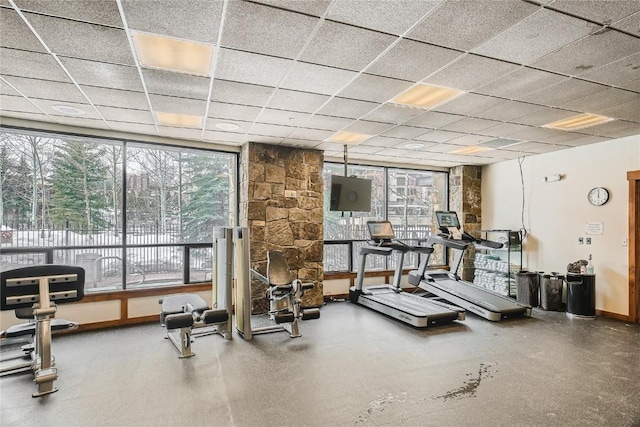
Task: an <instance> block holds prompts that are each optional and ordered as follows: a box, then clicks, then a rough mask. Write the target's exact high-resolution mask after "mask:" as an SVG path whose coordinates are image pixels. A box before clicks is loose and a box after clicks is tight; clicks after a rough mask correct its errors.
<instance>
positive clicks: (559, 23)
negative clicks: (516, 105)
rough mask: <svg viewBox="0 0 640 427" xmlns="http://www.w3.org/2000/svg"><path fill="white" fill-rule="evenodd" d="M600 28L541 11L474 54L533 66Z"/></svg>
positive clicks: (478, 48) (569, 17)
mask: <svg viewBox="0 0 640 427" xmlns="http://www.w3.org/2000/svg"><path fill="white" fill-rule="evenodd" d="M597 28H599V27H598V26H597V25H595V24H591V23H589V22H586V21H583V20H580V19H576V18H572V17H571V16H567V15H563V14H561V13H557V12H553V11H551V10H546V9H541V10H538V11H537V12H536V13H534V14H532V15H529V16H527V17H526V18H525V19H523V20H522V21H520V22H519V23H517V24H516V25H514V26H513V27H511V28H509V29H507V30H506V31H504V32H502V33H500V34H498V35H497V36H495V37H494V38H492V39H491V40H489V41H487V42H486V43H484V44H482V45H480V46H478V47H476V48H475V49H473V52H474V53H479V54H481V55H486V56H491V57H494V58H499V59H504V60H505V61H512V62H517V63H520V64H530V63H531V62H533V61H535V60H536V59H538V58H540V57H541V56H543V55H546V54H547V53H550V52H553V51H554V50H556V49H558V48H561V47H562V46H564V45H566V44H568V43H571V42H573V41H576V40H578V39H579V38H581V37H584V36H586V35H588V34H590V33H591V32H592V31H594V30H596V29H597Z"/></svg>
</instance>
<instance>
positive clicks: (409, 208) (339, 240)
mask: <svg viewBox="0 0 640 427" xmlns="http://www.w3.org/2000/svg"><path fill="white" fill-rule="evenodd" d="M323 174H324V185H325V189H327V190H326V191H325V194H324V197H325V200H324V206H325V211H324V239H325V250H324V269H325V271H328V272H331V271H353V270H356V269H357V263H358V262H359V251H360V248H361V247H362V245H364V244H365V243H366V242H367V240H368V239H369V233H368V230H367V227H366V223H367V221H368V220H388V221H391V223H392V224H393V227H394V231H395V235H396V237H397V238H398V239H402V240H404V241H406V242H407V243H410V244H424V243H425V242H426V239H427V238H428V237H429V235H430V234H431V227H432V224H433V212H434V211H436V210H443V209H446V207H447V179H448V176H447V174H446V173H445V172H431V171H422V170H413V169H391V168H384V167H374V166H358V165H351V166H349V167H348V170H347V175H348V176H356V177H358V178H367V179H371V180H372V189H371V211H370V212H332V211H330V210H329V188H330V177H331V175H344V165H341V164H336V163H325V165H324V171H323ZM418 262H419V257H418V256H417V255H416V254H408V255H407V257H406V258H405V263H404V265H405V267H410V266H413V267H417V265H418ZM430 263H431V264H444V263H445V260H444V257H443V255H442V253H441V252H438V253H437V254H434V256H433V257H432V259H431V261H430ZM367 268H368V269H389V268H395V258H394V257H389V258H385V257H379V256H377V257H376V256H370V257H368V258H367Z"/></svg>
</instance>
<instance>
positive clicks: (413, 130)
mask: <svg viewBox="0 0 640 427" xmlns="http://www.w3.org/2000/svg"><path fill="white" fill-rule="evenodd" d="M426 132H430V130H428V129H425V128H419V127H414V126H404V125H403V126H394V127H392V128H391V129H389V130H386V131H384V132H383V133H382V134H381V135H382V136H390V137H394V138H407V139H411V138H415V137H417V136H420V135H423V134H425V133H426Z"/></svg>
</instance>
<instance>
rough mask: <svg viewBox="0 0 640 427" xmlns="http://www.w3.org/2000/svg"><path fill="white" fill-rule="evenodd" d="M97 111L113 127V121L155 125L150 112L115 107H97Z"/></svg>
mask: <svg viewBox="0 0 640 427" xmlns="http://www.w3.org/2000/svg"><path fill="white" fill-rule="evenodd" d="M96 110H98V111H99V112H100V114H102V117H104V119H105V120H106V121H107V122H109V125H111V122H112V121H115V122H129V123H139V124H147V125H153V116H152V115H151V113H150V112H149V111H148V110H146V111H145V110H131V109H126V108H114V107H96Z"/></svg>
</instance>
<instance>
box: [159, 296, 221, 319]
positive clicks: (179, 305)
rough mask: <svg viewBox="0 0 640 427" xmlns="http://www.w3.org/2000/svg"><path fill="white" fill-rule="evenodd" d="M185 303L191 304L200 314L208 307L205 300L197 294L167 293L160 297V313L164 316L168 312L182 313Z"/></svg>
mask: <svg viewBox="0 0 640 427" xmlns="http://www.w3.org/2000/svg"><path fill="white" fill-rule="evenodd" d="M187 304H191V306H192V307H193V308H194V310H196V311H197V312H198V313H200V314H202V313H203V312H204V311H205V310H208V309H209V306H208V305H207V303H206V302H205V300H203V299H202V297H200V296H199V295H196V294H175V295H167V296H166V297H163V298H162V314H164V315H165V316H166V315H168V314H176V313H183V312H184V306H186V305H187Z"/></svg>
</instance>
